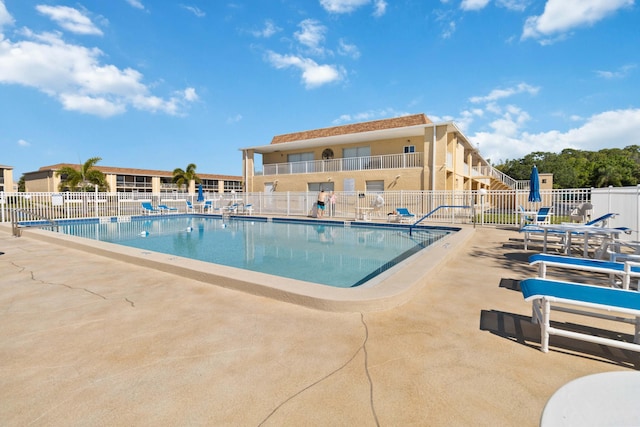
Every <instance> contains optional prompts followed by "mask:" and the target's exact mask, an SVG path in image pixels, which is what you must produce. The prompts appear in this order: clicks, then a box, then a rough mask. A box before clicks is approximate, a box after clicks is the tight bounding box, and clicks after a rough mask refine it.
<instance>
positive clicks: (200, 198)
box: [198, 184, 204, 202]
mask: <svg viewBox="0 0 640 427" xmlns="http://www.w3.org/2000/svg"><path fill="white" fill-rule="evenodd" d="M198 202H204V193H203V192H202V184H198Z"/></svg>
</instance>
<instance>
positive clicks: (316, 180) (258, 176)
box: [242, 114, 508, 192]
mask: <svg viewBox="0 0 640 427" xmlns="http://www.w3.org/2000/svg"><path fill="white" fill-rule="evenodd" d="M242 153H243V177H244V180H245V183H246V191H247V192H257V191H265V192H271V191H318V190H320V189H324V190H325V191H358V192H359V191H392V190H445V191H451V190H478V189H481V188H484V189H499V188H508V186H507V185H505V184H504V183H503V182H501V181H503V180H502V179H501V178H502V177H501V176H499V172H498V176H496V172H497V171H495V170H494V169H493V168H492V167H491V166H490V165H489V163H488V162H487V161H486V160H485V159H483V158H482V156H481V155H480V153H479V152H478V150H477V148H476V147H474V146H473V145H472V144H471V143H470V142H469V141H468V140H467V138H466V137H465V136H464V134H463V133H462V132H461V131H460V129H459V128H458V127H457V126H456V125H455V124H454V123H453V122H443V123H433V122H432V121H431V120H430V119H429V118H428V117H427V116H426V115H424V114H415V115H410V116H404V117H397V118H392V119H384V120H376V121H370V122H363V123H354V124H348V125H343V126H336V127H330V128H322V129H315V130H309V131H303V132H296V133H289V134H284V135H277V136H275V137H274V138H273V139H272V141H271V143H270V144H269V145H263V146H256V147H248V148H243V149H242ZM256 155H260V156H261V157H262V159H261V164H256V163H260V161H259V160H258V161H256V157H257V156H256ZM260 168H261V170H260ZM504 178H507V179H508V177H504Z"/></svg>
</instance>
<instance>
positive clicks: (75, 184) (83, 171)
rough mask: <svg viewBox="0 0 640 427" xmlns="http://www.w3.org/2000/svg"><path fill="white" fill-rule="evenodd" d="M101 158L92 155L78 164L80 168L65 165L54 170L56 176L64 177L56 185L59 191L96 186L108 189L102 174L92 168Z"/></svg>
mask: <svg viewBox="0 0 640 427" xmlns="http://www.w3.org/2000/svg"><path fill="white" fill-rule="evenodd" d="M100 160H102V158H100V157H92V158H90V159H89V160H87V161H86V162H84V163H83V164H81V165H80V170H78V169H74V168H72V167H71V166H65V167H63V168H60V169H59V170H57V171H56V176H64V177H65V179H64V180H63V181H61V182H60V184H59V185H58V190H59V191H64V190H65V189H66V188H68V189H69V190H70V191H74V190H76V191H92V190H93V189H94V188H95V186H96V185H97V186H98V190H100V191H109V184H108V183H107V179H106V178H105V176H104V174H103V173H102V172H100V171H99V170H97V169H96V168H94V166H95V164H96V163H98V162H99V161H100Z"/></svg>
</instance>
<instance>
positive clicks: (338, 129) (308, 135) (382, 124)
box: [271, 114, 432, 144]
mask: <svg viewBox="0 0 640 427" xmlns="http://www.w3.org/2000/svg"><path fill="white" fill-rule="evenodd" d="M431 123H432V122H431V120H429V118H428V117H427V116H426V115H424V114H414V115H411V116H402V117H394V118H392V119H383V120H374V121H370V122H362V123H351V124H348V125H343V126H334V127H329V128H322V129H314V130H306V131H302V132H294V133H287V134H284V135H276V136H274V137H273V139H272V140H271V143H272V144H281V143H283V142H292V141H303V140H308V139H315V138H326V137H329V136H338V135H348V134H352V133H362V132H371V131H379V130H384V129H395V128H403V127H408V126H416V125H427V124H431Z"/></svg>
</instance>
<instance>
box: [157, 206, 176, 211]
mask: <svg viewBox="0 0 640 427" xmlns="http://www.w3.org/2000/svg"><path fill="white" fill-rule="evenodd" d="M158 209H160V211H162V212H177V211H178V208H174V207H173V206H167V205H158Z"/></svg>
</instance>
